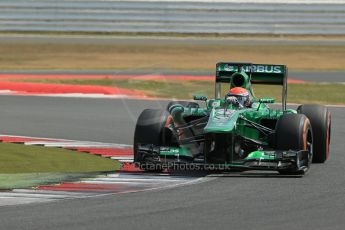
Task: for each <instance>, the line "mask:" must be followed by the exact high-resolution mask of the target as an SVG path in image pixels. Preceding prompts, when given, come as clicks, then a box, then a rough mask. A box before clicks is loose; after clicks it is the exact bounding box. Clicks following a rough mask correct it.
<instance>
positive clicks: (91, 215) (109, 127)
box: [0, 96, 345, 230]
mask: <svg viewBox="0 0 345 230" xmlns="http://www.w3.org/2000/svg"><path fill="white" fill-rule="evenodd" d="M166 103H167V102H157V101H138V100H117V99H116V100H115V99H85V98H84V99H78V98H50V97H29V96H25V97H24V96H0V108H1V113H0V122H1V125H0V127H1V133H2V134H14V135H31V136H44V137H56V138H67V139H79V140H93V141H104V142H114V143H127V144H130V143H131V142H132V136H133V129H134V125H135V120H136V118H137V116H138V115H139V113H140V111H141V110H142V109H144V108H164V107H165V105H166ZM330 110H331V112H332V118H333V123H332V145H331V156H330V159H329V161H328V162H327V163H326V164H315V165H313V166H312V168H311V171H310V172H309V174H308V175H307V176H305V177H303V178H295V177H280V176H278V175H277V174H274V173H248V174H244V175H242V176H238V175H237V174H235V173H228V174H225V175H222V176H213V177H211V178H210V180H207V181H206V182H204V183H199V184H194V185H189V186H184V187H176V188H172V189H165V190H157V191H148V192H139V193H130V194H117V195H107V196H102V197H96V198H90V199H74V200H65V201H59V202H53V203H46V204H30V205H20V206H11V207H0V229H83V230H85V229H141V230H146V229H186V228H188V229H211V228H212V229H224V228H226V229H265V230H266V229H313V230H314V229H332V230H333V229H341V230H342V229H344V226H345V218H344V213H345V196H344V192H345V191H344V188H345V176H344V169H345V166H344V165H345V154H344V136H345V122H344V121H345V112H344V108H335V107H332V108H330Z"/></svg>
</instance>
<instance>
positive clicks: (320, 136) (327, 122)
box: [297, 105, 331, 163]
mask: <svg viewBox="0 0 345 230" xmlns="http://www.w3.org/2000/svg"><path fill="white" fill-rule="evenodd" d="M297 111H298V113H300V114H304V115H305V116H307V117H308V119H309V120H310V123H311V126H312V128H313V139H314V143H313V150H314V151H313V163H324V162H325V161H326V160H327V159H328V156H329V145H330V139H331V138H330V137H331V113H330V112H329V111H328V109H327V108H326V107H325V106H322V105H300V106H299V107H298V108H297Z"/></svg>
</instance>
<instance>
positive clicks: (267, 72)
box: [161, 63, 296, 163]
mask: <svg viewBox="0 0 345 230" xmlns="http://www.w3.org/2000/svg"><path fill="white" fill-rule="evenodd" d="M250 68H252V69H250ZM286 73H287V68H286V67H285V66H282V65H260V64H259V65H252V64H242V65H241V66H238V65H236V64H235V65H232V64H231V63H230V64H229V63H218V64H217V67H216V84H219V83H227V84H229V86H228V87H229V88H234V87H243V88H245V89H247V91H248V92H249V94H250V99H251V102H252V103H251V106H250V108H240V107H239V106H236V105H233V104H227V103H226V99H225V98H217V97H216V98H215V99H210V100H208V99H207V97H205V96H203V95H198V96H194V98H193V99H194V100H199V101H205V103H206V106H205V107H204V108H190V107H183V106H181V105H178V104H177V105H174V106H172V107H171V108H170V109H169V110H170V114H171V116H172V118H173V120H174V122H175V123H178V124H181V123H182V124H183V122H184V120H185V118H186V117H191V116H193V117H204V116H208V117H209V118H208V122H207V124H206V126H205V127H204V128H203V133H204V134H205V135H207V134H232V135H234V136H241V137H244V138H247V139H250V140H254V141H256V142H257V143H259V144H260V145H261V146H268V145H269V143H268V139H267V136H264V135H261V133H260V131H259V130H258V129H256V128H255V127H253V126H250V125H248V121H251V122H254V123H257V124H261V123H262V120H266V121H273V122H275V121H277V120H278V119H279V117H280V116H282V115H283V113H296V111H294V110H285V111H282V110H280V109H277V110H274V109H271V108H270V107H269V106H268V105H267V104H269V103H273V102H274V99H272V98H263V99H257V98H255V96H254V93H253V88H252V83H259V84H260V83H269V84H281V85H283V86H284V84H285V83H286ZM216 90H217V89H216ZM285 94H286V92H284V88H283V97H284V95H285ZM283 108H284V106H283ZM161 155H162V156H165V157H166V156H168V155H170V156H171V155H175V156H176V155H178V156H179V157H180V156H185V157H191V156H192V155H193V154H192V153H191V152H190V149H189V148H185V147H184V146H181V147H180V148H170V151H168V150H166V151H163V152H161ZM252 159H266V160H274V154H273V155H272V154H268V152H267V151H254V152H251V153H249V154H248V156H247V157H246V158H245V159H244V160H252ZM232 163H235V162H232Z"/></svg>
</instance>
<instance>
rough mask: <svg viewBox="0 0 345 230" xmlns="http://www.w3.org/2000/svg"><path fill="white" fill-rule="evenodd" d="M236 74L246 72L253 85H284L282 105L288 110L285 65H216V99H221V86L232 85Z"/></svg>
mask: <svg viewBox="0 0 345 230" xmlns="http://www.w3.org/2000/svg"><path fill="white" fill-rule="evenodd" d="M236 72H245V73H246V74H247V75H248V76H249V78H250V82H251V83H252V84H267V85H282V87H283V90H282V104H283V110H286V95H287V75H288V69H287V67H286V66H285V65H271V64H252V63H231V62H229V63H225V62H220V63H217V65H216V98H220V94H221V84H220V83H230V82H231V78H232V76H233V74H234V73H236Z"/></svg>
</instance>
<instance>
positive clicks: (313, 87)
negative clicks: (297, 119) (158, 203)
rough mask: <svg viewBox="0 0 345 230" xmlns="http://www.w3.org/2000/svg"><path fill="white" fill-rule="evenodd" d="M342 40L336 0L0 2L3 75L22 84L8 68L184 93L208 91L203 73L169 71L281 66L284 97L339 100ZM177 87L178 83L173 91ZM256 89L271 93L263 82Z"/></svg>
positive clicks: (343, 22) (341, 12)
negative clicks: (286, 78) (224, 64)
mask: <svg viewBox="0 0 345 230" xmlns="http://www.w3.org/2000/svg"><path fill="white" fill-rule="evenodd" d="M344 38H345V1H344V0H329V1H326V0H300V1H297V0H285V1H282V0H276V1H273V0H227V1H226V0H177V1H173V0H102V1H101V0H11V1H9V0H2V1H0V52H1V54H2V55H1V57H0V71H1V72H2V73H3V74H7V75H6V76H2V77H4V78H5V79H6V81H23V79H18V78H16V79H13V78H11V77H12V76H10V75H8V74H22V73H23V74H31V75H37V74H40V75H44V74H59V75H61V74H63V75H68V76H69V78H64V79H56V78H54V79H48V78H43V77H42V76H41V77H40V79H35V78H32V79H28V78H26V79H25V81H30V82H39V83H42V82H44V83H52V84H83V85H85V84H86V85H103V86H116V87H119V88H125V89H134V90H138V91H141V92H143V93H145V95H148V96H155V97H169V98H190V97H191V95H192V94H193V93H204V94H208V95H212V94H213V87H210V82H211V81H213V79H212V78H203V79H200V78H195V79H194V80H193V79H191V78H188V79H186V78H178V77H179V76H180V77H181V76H198V77H200V76H206V77H211V76H214V72H215V64H216V63H217V62H220V61H235V62H242V61H243V62H253V63H270V64H284V65H287V66H288V67H289V70H290V79H291V80H290V82H289V83H290V85H291V86H290V87H289V89H290V93H289V101H290V102H297V103H303V102H306V101H313V102H318V103H330V104H339V103H340V104H341V103H343V102H344V101H345V96H344V95H343V94H342V93H341V90H343V89H344V85H343V83H344V82H345V77H344V69H345V67H344V66H345V46H344V45H345V39H344ZM78 75H79V77H76V76H78ZM81 75H90V76H91V75H98V76H100V77H99V78H97V79H92V78H88V79H85V78H83V77H81ZM101 76H103V77H101ZM116 76H122V78H117V77H116ZM123 76H127V77H123ZM142 76H154V77H153V78H150V80H148V79H149V78H147V77H146V78H145V80H143V78H140V77H142ZM171 76H175V78H173V77H171ZM182 79H183V81H182ZM181 84H183V87H184V89H185V90H183V91H181V90H176V89H180V87H181ZM306 84H307V86H308V87H306ZM2 89H3V90H4V88H2ZM302 91H303V93H301V92H302ZM320 91H328V92H332V93H331V94H327V95H322V97H321V96H320V94H319V93H318V92H320ZM256 92H257V94H258V95H259V96H261V95H262V94H265V93H266V94H267V93H268V92H270V93H272V96H276V97H277V98H280V90H276V89H273V88H272V89H271V88H269V87H268V86H265V87H261V86H259V87H257V89H256ZM278 95H279V96H278Z"/></svg>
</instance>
